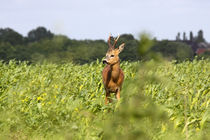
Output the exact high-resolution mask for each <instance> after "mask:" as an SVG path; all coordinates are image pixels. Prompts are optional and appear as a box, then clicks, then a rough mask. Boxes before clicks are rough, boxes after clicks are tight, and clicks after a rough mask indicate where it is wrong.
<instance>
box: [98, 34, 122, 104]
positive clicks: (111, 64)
mask: <svg viewBox="0 0 210 140" xmlns="http://www.w3.org/2000/svg"><path fill="white" fill-rule="evenodd" d="M118 38H119V36H118ZM118 38H117V39H118ZM116 42H117V40H115V42H114V45H116ZM108 44H109V49H108V51H107V53H106V58H105V59H104V60H103V63H106V66H105V67H104V69H103V71H102V78H103V84H104V87H105V90H106V98H105V104H107V103H108V102H111V99H110V93H115V96H116V98H117V100H119V99H120V90H121V89H122V84H123V81H124V73H123V71H122V69H121V68H120V60H119V53H120V52H121V51H122V50H123V48H124V43H123V44H122V45H120V47H119V48H116V49H115V48H114V47H115V46H114V45H113V46H112V45H111V44H110V37H109V40H108Z"/></svg>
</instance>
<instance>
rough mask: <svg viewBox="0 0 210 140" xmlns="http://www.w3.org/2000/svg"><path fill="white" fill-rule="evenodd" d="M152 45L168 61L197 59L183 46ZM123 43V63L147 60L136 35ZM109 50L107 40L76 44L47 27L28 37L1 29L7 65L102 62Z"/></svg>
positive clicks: (170, 43)
mask: <svg viewBox="0 0 210 140" xmlns="http://www.w3.org/2000/svg"><path fill="white" fill-rule="evenodd" d="M153 41H154V45H153V47H152V49H151V50H152V51H155V52H159V53H160V54H162V55H163V56H164V57H165V58H167V59H170V60H171V59H176V60H185V59H192V58H193V56H194V53H193V51H192V49H191V47H190V46H189V45H187V44H185V43H183V42H177V41H168V40H163V41H157V40H156V39H153ZM122 42H125V43H126V46H125V49H124V51H123V52H122V53H121V54H120V58H121V60H126V61H136V60H141V59H144V58H143V56H140V55H139V52H138V50H139V49H138V47H139V40H137V39H135V38H134V37H133V35H131V34H122V35H121V37H120V39H119V41H118V44H117V45H119V44H120V43H122ZM107 48H108V45H107V42H106V41H104V40H73V39H70V38H68V37H67V36H64V35H56V34H54V33H52V32H51V31H49V30H47V29H46V28H45V27H38V28H36V29H33V30H31V31H29V32H28V34H27V36H25V37H24V36H22V35H21V34H20V33H18V32H16V31H14V30H13V29H10V28H4V29H0V60H2V61H4V62H8V61H9V60H11V59H15V60H18V61H29V62H30V63H36V62H43V61H46V62H52V63H64V62H69V61H71V62H73V63H77V64H85V63H90V62H92V61H95V60H97V59H99V60H101V59H102V58H103V57H104V56H105V53H106V51H107Z"/></svg>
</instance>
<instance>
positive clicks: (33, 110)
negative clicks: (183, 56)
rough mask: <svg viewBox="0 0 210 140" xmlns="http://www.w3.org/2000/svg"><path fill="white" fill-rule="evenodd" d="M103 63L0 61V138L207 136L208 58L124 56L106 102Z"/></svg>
mask: <svg viewBox="0 0 210 140" xmlns="http://www.w3.org/2000/svg"><path fill="white" fill-rule="evenodd" d="M103 67H104V65H102V64H101V63H99V61H97V62H95V63H91V64H86V65H74V64H71V63H68V64H31V65H28V64H27V63H26V62H21V63H18V62H15V61H10V62H9V64H4V63H1V62H0V139H76V140H77V139H81V140H83V139H85V140H98V139H107V140H110V139H121V140H123V139H126V140H127V139H131V140H133V139H145V140H149V139H152V140H159V139H160V140H161V139H177V140H180V139H195V140H197V139H198V140H199V139H210V136H209V134H210V106H209V103H210V61H209V60H194V61H192V62H190V61H186V62H182V63H178V64H176V63H175V62H162V63H158V62H153V61H149V62H145V63H141V62H123V63H121V68H122V69H123V71H124V73H125V82H124V84H123V89H122V92H121V96H122V97H121V100H120V102H117V101H114V103H112V104H109V105H105V104H104V98H105V91H104V88H103V84H102V78H101V71H102V69H103ZM113 98H114V96H113Z"/></svg>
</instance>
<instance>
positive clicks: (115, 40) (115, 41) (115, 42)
mask: <svg viewBox="0 0 210 140" xmlns="http://www.w3.org/2000/svg"><path fill="white" fill-rule="evenodd" d="M119 38H120V35H118V36H117V38H116V39H114V45H113V48H114V47H115V45H116V44H117V40H118V39H119Z"/></svg>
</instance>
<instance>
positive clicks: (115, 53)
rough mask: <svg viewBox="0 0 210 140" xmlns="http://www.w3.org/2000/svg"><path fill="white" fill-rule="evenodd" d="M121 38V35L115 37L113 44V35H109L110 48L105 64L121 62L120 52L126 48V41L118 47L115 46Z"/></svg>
mask: <svg viewBox="0 0 210 140" xmlns="http://www.w3.org/2000/svg"><path fill="white" fill-rule="evenodd" d="M119 38H120V36H119V35H118V37H117V38H116V39H114V44H113V45H112V44H111V35H109V38H108V46H109V49H108V51H107V53H106V57H105V59H104V60H103V64H108V65H114V64H116V63H118V62H119V60H120V59H119V54H120V52H122V50H123V49H124V46H125V43H123V44H121V45H120V46H119V47H118V48H115V45H116V44H117V40H118V39H119Z"/></svg>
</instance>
